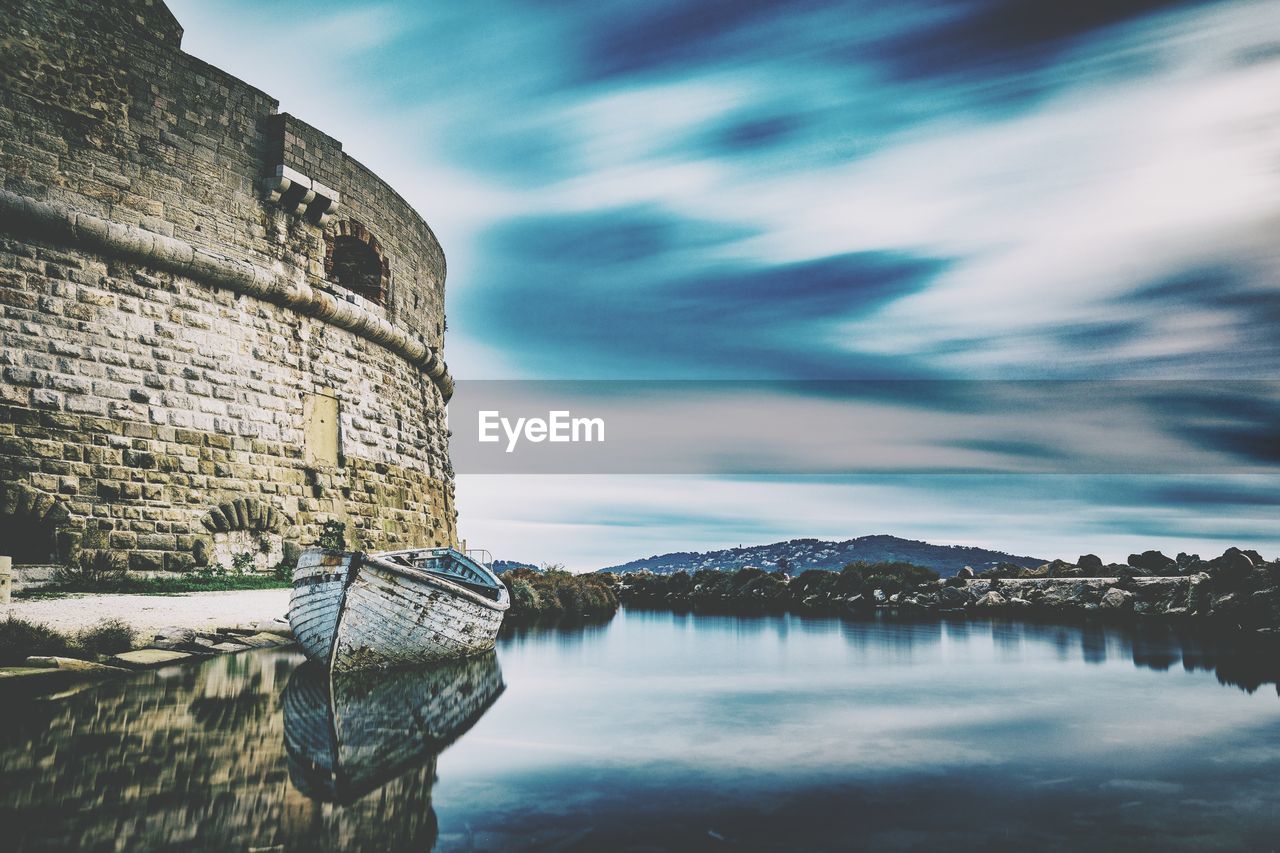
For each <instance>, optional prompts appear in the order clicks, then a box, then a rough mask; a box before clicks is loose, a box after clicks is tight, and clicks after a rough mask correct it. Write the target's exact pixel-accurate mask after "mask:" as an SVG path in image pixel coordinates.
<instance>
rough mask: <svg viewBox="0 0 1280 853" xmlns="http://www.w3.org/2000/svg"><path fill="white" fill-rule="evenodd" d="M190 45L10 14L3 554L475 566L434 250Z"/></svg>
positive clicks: (150, 9) (1, 299)
mask: <svg viewBox="0 0 1280 853" xmlns="http://www.w3.org/2000/svg"><path fill="white" fill-rule="evenodd" d="M181 38H182V28H181V26H180V25H179V24H178V22H177V21H176V20H175V19H174V17H173V15H172V14H171V13H170V12H169V10H168V9H167V8H166V7H165V6H164V4H163V3H162V2H160V0H110V2H97V0H61V2H56V1H55V2H51V0H17V2H16V3H7V4H5V7H4V9H3V11H0V79H2V81H3V85H0V176H2V178H3V186H2V187H0V553H6V551H7V552H8V553H11V554H12V555H13V556H14V558H15V563H16V564H19V565H21V564H34V563H46V564H51V563H63V562H68V561H72V560H75V559H76V557H77V553H78V552H83V551H84V550H85V549H91V548H92V549H100V548H109V549H113V550H116V551H120V552H124V553H127V554H128V560H129V565H130V567H131V568H132V569H135V570H142V571H150V570H162V569H163V570H178V571H181V570H188V569H191V568H192V567H195V566H200V565H209V564H212V563H222V564H223V565H225V564H226V562H227V560H228V559H231V558H233V557H235V556H237V555H243V554H245V553H250V554H252V555H253V557H254V562H255V564H256V565H257V567H258V568H259V569H265V568H267V567H269V565H270V564H271V563H273V562H274V561H276V560H278V559H280V557H281V556H282V555H284V556H288V555H289V554H290V553H291V552H292V551H293V550H294V549H296V547H297V546H299V545H305V544H310V543H311V542H314V541H315V540H316V539H317V537H318V536H319V533H320V530H321V528H322V526H323V524H324V523H325V522H326V521H330V520H338V521H341V522H343V523H345V524H346V525H347V531H348V541H349V542H352V543H353V544H354V545H355V546H358V547H362V548H389V547H394V546H399V545H403V546H409V545H448V544H455V543H456V541H457V534H456V512H455V509H454V506H453V471H452V468H451V466H450V463H449V458H448V432H447V427H446V423H445V404H446V403H447V401H448V398H449V395H450V394H451V393H452V380H451V379H450V377H449V374H448V372H447V369H446V367H445V365H444V362H443V360H442V357H441V349H442V346H443V336H444V280H445V260H444V255H443V253H442V251H441V248H440V245H439V243H438V242H437V240H436V239H435V236H434V235H433V234H432V232H431V229H430V228H429V227H428V226H427V224H426V223H425V222H423V220H422V219H421V218H420V217H419V216H418V215H417V214H416V213H415V212H414V210H413V209H412V208H411V207H410V206H409V205H408V204H407V203H406V202H405V201H404V199H402V198H401V197H400V196H399V195H397V194H396V193H395V191H394V190H392V189H391V188H390V187H389V186H388V185H387V184H386V183H384V182H383V181H382V180H381V179H380V178H378V177H377V176H376V175H374V174H372V173H371V172H370V171H369V170H368V169H366V168H365V167H364V166H362V165H361V164H360V163H358V162H356V161H355V160H354V159H352V158H351V157H349V156H347V155H346V154H345V153H344V152H343V150H342V145H341V143H339V142H338V141H336V140H334V139H332V138H330V137H328V136H326V135H325V134H323V133H321V132H320V131H318V130H316V129H315V128H312V127H310V126H308V125H307V124H305V123H303V122H301V121H299V120H298V119H296V118H294V117H293V116H291V115H288V114H287V113H281V112H279V111H278V103H277V102H276V101H275V100H274V99H273V98H271V97H270V96H268V95H266V94H264V93H262V92H260V91H258V90H257V89H255V88H253V87H252V86H249V85H248V84H246V83H244V82H242V81H240V80H238V79H236V78H234V77H231V76H230V75H228V74H226V73H224V72H222V71H220V70H218V69H217V68H214V67H212V66H210V65H208V64H207V63H205V62H202V61H201V60H199V59H196V58H195V57H192V56H190V55H188V54H186V53H184V52H182V50H181ZM281 49H282V51H290V52H293V53H294V54H295V55H294V56H292V57H290V58H287V61H316V62H320V61H323V59H322V57H309V56H306V55H305V45H302V46H299V45H288V44H282V46H281Z"/></svg>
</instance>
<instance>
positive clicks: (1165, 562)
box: [1129, 551, 1178, 575]
mask: <svg viewBox="0 0 1280 853" xmlns="http://www.w3.org/2000/svg"><path fill="white" fill-rule="evenodd" d="M1129 565H1131V566H1133V567H1134V568H1135V569H1142V570H1143V571H1145V572H1146V573H1147V574H1151V575H1173V574H1177V568H1178V562H1177V560H1174V559H1173V558H1172V557H1166V556H1165V555H1164V554H1161V553H1160V552H1159V551H1143V552H1142V553H1141V554H1130V555H1129Z"/></svg>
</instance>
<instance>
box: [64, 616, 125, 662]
mask: <svg viewBox="0 0 1280 853" xmlns="http://www.w3.org/2000/svg"><path fill="white" fill-rule="evenodd" d="M135 639H136V635H135V634H134V631H133V628H131V627H129V625H128V623H125V622H122V621H120V620H119V619H104V620H103V621H101V622H99V623H98V624H97V625H94V626H93V627H91V628H85V629H84V630H83V631H81V632H79V633H78V634H76V636H75V640H74V643H75V645H76V646H77V647H78V648H79V649H80V650H81V651H82V652H84V653H86V654H88V655H89V656H90V657H97V656H98V655H115V654H119V653H120V652H127V651H129V650H130V649H132V648H133V642H134V640H135Z"/></svg>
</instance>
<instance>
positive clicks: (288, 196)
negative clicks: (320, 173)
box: [263, 165, 341, 226]
mask: <svg viewBox="0 0 1280 853" xmlns="http://www.w3.org/2000/svg"><path fill="white" fill-rule="evenodd" d="M263 186H264V189H265V190H266V194H267V201H269V202H271V203H272V204H278V205H280V206H281V207H283V208H284V209H285V210H287V211H289V212H290V213H292V214H295V215H297V216H305V217H306V218H307V219H308V220H309V221H311V222H314V223H315V224H316V225H320V226H323V225H325V223H327V222H328V221H329V220H330V219H331V218H332V217H333V215H334V214H335V213H336V212H337V211H338V204H339V202H340V201H341V198H340V197H339V195H338V191H337V190H335V189H331V188H329V187H326V186H325V185H324V184H322V183H320V182H319V181H317V180H313V179H311V178H308V177H307V176H306V175H304V174H302V173H301V172H299V171H297V170H296V169H290V168H289V167H288V166H284V165H281V166H276V168H275V171H273V172H272V173H271V174H270V175H268V176H267V178H266V180H265V181H264V183H263Z"/></svg>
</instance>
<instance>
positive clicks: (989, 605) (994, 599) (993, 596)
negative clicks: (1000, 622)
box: [973, 590, 1008, 610]
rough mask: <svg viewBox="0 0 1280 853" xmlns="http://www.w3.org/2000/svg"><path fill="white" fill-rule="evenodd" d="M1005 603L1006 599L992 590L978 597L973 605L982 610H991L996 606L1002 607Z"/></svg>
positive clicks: (1006, 602)
mask: <svg viewBox="0 0 1280 853" xmlns="http://www.w3.org/2000/svg"><path fill="white" fill-rule="evenodd" d="M1006 604H1008V601H1007V600H1006V599H1005V597H1004V596H1003V595H1001V594H1000V593H998V592H995V591H994V590H993V591H991V592H988V593H987V594H986V595H984V596H982V598H979V599H978V600H977V601H976V602H974V605H973V606H974V607H975V608H979V609H982V610H992V609H995V608H997V607H1004V606H1005V605H1006Z"/></svg>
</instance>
